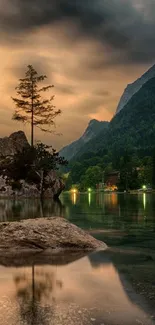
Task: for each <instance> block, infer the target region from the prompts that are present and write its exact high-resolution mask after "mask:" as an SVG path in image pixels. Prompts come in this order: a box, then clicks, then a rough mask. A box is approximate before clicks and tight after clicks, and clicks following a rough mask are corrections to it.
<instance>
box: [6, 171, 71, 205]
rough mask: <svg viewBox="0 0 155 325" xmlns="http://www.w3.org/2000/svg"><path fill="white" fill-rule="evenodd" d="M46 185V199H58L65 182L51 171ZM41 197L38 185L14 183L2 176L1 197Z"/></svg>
mask: <svg viewBox="0 0 155 325" xmlns="http://www.w3.org/2000/svg"><path fill="white" fill-rule="evenodd" d="M46 183H47V184H46V190H45V192H44V197H45V198H55V199H57V198H58V197H59V195H60V194H61V192H62V191H63V190H64V187H65V185H64V182H63V180H62V179H61V178H60V177H58V176H57V174H56V172H55V171H51V172H50V173H49V175H48V176H47V180H46ZM40 196H41V192H40V189H39V187H38V185H37V184H29V183H27V182H26V181H25V180H20V181H18V182H14V180H11V179H9V178H8V177H7V176H2V175H1V176H0V197H14V198H15V197H25V198H32V197H33V198H40Z"/></svg>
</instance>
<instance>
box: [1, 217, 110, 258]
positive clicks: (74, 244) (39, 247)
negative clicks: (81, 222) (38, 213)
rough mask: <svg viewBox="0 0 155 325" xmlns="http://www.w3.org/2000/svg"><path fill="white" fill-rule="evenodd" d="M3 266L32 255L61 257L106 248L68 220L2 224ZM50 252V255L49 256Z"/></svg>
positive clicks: (55, 219)
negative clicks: (8, 262) (55, 255)
mask: <svg viewBox="0 0 155 325" xmlns="http://www.w3.org/2000/svg"><path fill="white" fill-rule="evenodd" d="M0 234H1V235H0V264H1V261H2V260H4V258H5V260H6V263H7V259H8V261H11V259H12V257H13V256H16V263H17V261H18V259H19V260H20V259H21V258H23V257H24V254H26V255H25V256H28V255H27V254H28V253H30V255H31V253H34V252H35V253H37V252H43V251H45V253H46V254H47V253H48V254H51V253H52V255H53V254H58V252H59V253H60V252H61V254H62V253H63V252H66V251H72V252H73V251H74V252H76V251H83V252H84V251H94V250H96V249H98V248H101V249H106V245H105V244H104V243H103V242H100V241H98V240H96V239H95V238H93V237H92V236H90V235H89V234H88V233H87V232H85V231H84V230H82V229H80V228H78V227H77V226H75V225H73V224H71V223H70V222H68V221H67V220H66V219H63V218H59V217H53V218H40V219H28V220H24V221H20V222H3V223H0ZM50 252H51V253H50Z"/></svg>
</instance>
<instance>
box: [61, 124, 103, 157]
mask: <svg viewBox="0 0 155 325" xmlns="http://www.w3.org/2000/svg"><path fill="white" fill-rule="evenodd" d="M108 125H109V122H107V121H98V120H96V119H92V120H90V121H89V123H88V126H87V128H86V130H85V131H84V133H83V135H82V136H81V137H80V138H79V139H77V140H75V141H73V142H72V143H71V144H69V145H67V146H65V147H63V148H62V149H61V150H60V151H59V153H60V155H61V156H63V157H65V159H67V160H71V159H73V157H74V156H75V155H77V154H78V152H79V151H80V149H81V148H82V147H83V146H84V145H85V144H87V143H88V142H89V141H91V140H92V139H93V138H94V137H96V135H97V134H99V133H100V131H101V130H103V129H106V128H107V127H108Z"/></svg>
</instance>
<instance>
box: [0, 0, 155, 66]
mask: <svg viewBox="0 0 155 325" xmlns="http://www.w3.org/2000/svg"><path fill="white" fill-rule="evenodd" d="M3 1H4V0H1V3H2V6H1V7H2V8H3V9H0V25H1V27H3V29H4V30H5V31H6V30H9V31H10V34H13V33H18V32H21V31H24V30H25V31H26V30H27V31H28V30H31V29H32V28H33V27H39V26H43V25H49V24H52V23H53V22H55V21H60V20H63V19H66V20H68V21H71V22H74V23H75V24H77V26H78V28H79V33H80V34H79V36H82V35H84V36H88V37H89V38H95V39H98V40H99V41H100V42H101V43H103V45H105V46H108V47H109V51H110V50H111V54H112V55H113V61H117V62H119V61H122V60H123V61H134V62H141V63H143V62H149V61H152V60H154V58H155V33H154V31H155V13H154V12H155V0H147V1H144V0H85V1H84V0H76V1H73V0H44V1H43V0H33V1H32V0H8V1H7V0H5V1H4V6H3Z"/></svg>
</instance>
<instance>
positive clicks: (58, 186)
mask: <svg viewBox="0 0 155 325" xmlns="http://www.w3.org/2000/svg"><path fill="white" fill-rule="evenodd" d="M28 146H29V143H28V141H27V138H26V136H25V133H24V132H22V131H18V132H15V133H12V134H11V135H10V136H9V137H5V138H1V139H0V165H1V166H2V168H3V166H4V165H3V164H4V161H5V159H6V158H8V157H13V156H14V155H15V154H16V153H17V152H19V151H22V150H23V149H24V148H25V147H28ZM63 190H64V182H63V180H62V179H61V178H60V177H58V176H57V174H56V172H55V171H54V170H51V172H50V173H49V174H48V176H47V177H46V191H45V192H44V196H45V197H50V198H58V197H59V195H60V194H61V192H62V191H63ZM40 195H41V193H40V190H39V187H38V185H37V184H29V183H26V182H25V180H22V179H21V180H20V181H18V182H15V181H14V179H13V178H12V179H10V178H9V177H8V176H6V172H5V170H3V171H2V173H1V175H0V197H27V198H28V197H36V198H37V197H40Z"/></svg>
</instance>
